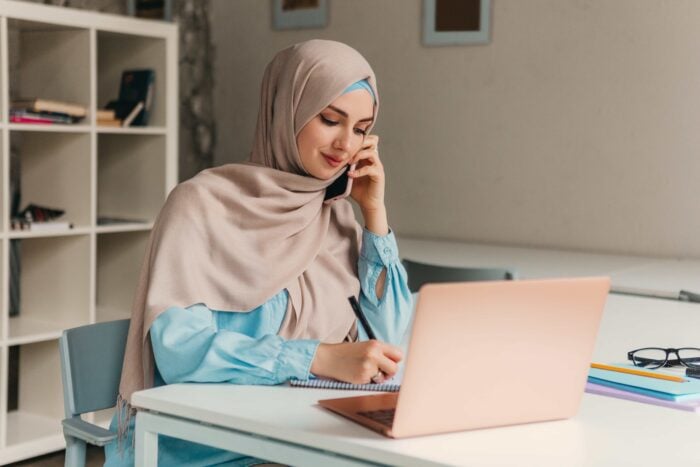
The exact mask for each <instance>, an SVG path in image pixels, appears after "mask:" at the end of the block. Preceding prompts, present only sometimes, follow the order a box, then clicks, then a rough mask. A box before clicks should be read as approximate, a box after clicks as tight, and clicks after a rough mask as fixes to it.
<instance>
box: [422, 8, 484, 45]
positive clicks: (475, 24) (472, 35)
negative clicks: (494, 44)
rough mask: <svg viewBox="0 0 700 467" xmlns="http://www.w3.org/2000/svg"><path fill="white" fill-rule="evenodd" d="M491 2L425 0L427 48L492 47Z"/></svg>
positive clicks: (424, 29) (424, 16) (424, 36)
mask: <svg viewBox="0 0 700 467" xmlns="http://www.w3.org/2000/svg"><path fill="white" fill-rule="evenodd" d="M490 40H491V0H423V45H427V46H435V45H465V44H488V43H489V41H490Z"/></svg>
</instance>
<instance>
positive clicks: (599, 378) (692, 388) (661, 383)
mask: <svg viewBox="0 0 700 467" xmlns="http://www.w3.org/2000/svg"><path fill="white" fill-rule="evenodd" d="M614 366H619V367H624V368H633V369H640V368H637V367H635V366H634V365H628V364H614ZM649 371H656V370H649ZM658 373H661V374H669V375H671V376H679V375H677V374H671V373H666V372H664V371H658ZM686 379H687V381H686V382H684V383H677V382H675V381H666V380H663V379H657V378H649V377H647V376H638V375H631V374H627V373H620V372H617V371H608V370H601V369H598V368H591V369H590V370H589V371H588V381H590V382H591V383H595V384H600V385H603V386H608V387H611V388H616V389H622V390H624V391H630V392H636V393H638V394H644V395H647V396H652V397H656V398H659V399H667V400H672V401H681V400H689V399H700V379H694V378H686Z"/></svg>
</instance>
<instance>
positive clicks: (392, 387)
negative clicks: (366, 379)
mask: <svg viewBox="0 0 700 467" xmlns="http://www.w3.org/2000/svg"><path fill="white" fill-rule="evenodd" d="M392 381H393V379H392ZM289 384H290V385H291V386H295V387H298V388H321V389H352V390H356V391H385V392H398V390H399V389H401V384H397V383H390V382H387V383H382V384H374V383H370V384H352V383H345V382H343V381H335V380H332V379H322V378H317V379H309V380H305V381H304V380H300V379H292V380H290V381H289Z"/></svg>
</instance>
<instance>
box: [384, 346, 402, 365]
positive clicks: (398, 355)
mask: <svg viewBox="0 0 700 467" xmlns="http://www.w3.org/2000/svg"><path fill="white" fill-rule="evenodd" d="M384 355H385V356H387V357H389V358H390V359H392V360H393V361H395V362H400V361H401V360H402V359H403V352H402V351H401V349H400V348H398V347H396V346H395V345H390V344H384Z"/></svg>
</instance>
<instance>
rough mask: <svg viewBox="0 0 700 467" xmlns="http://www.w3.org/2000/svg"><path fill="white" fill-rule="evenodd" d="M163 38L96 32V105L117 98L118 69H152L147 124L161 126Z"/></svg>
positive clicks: (162, 115)
mask: <svg viewBox="0 0 700 467" xmlns="http://www.w3.org/2000/svg"><path fill="white" fill-rule="evenodd" d="M165 59H166V44H165V39H162V38H151V37H143V36H132V35H130V34H118V33H113V32H106V31H98V33H97V105H99V106H100V108H104V106H105V105H106V104H107V102H109V101H111V100H114V99H117V97H118V96H119V86H120V83H121V76H122V72H123V71H125V70H136V69H145V68H149V69H152V70H154V71H155V86H154V88H153V90H154V93H153V100H152V106H151V112H150V117H149V119H148V126H156V127H157V126H165V125H166V112H165V96H166V87H167V86H168V83H167V82H166V79H165V74H166V65H165Z"/></svg>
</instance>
